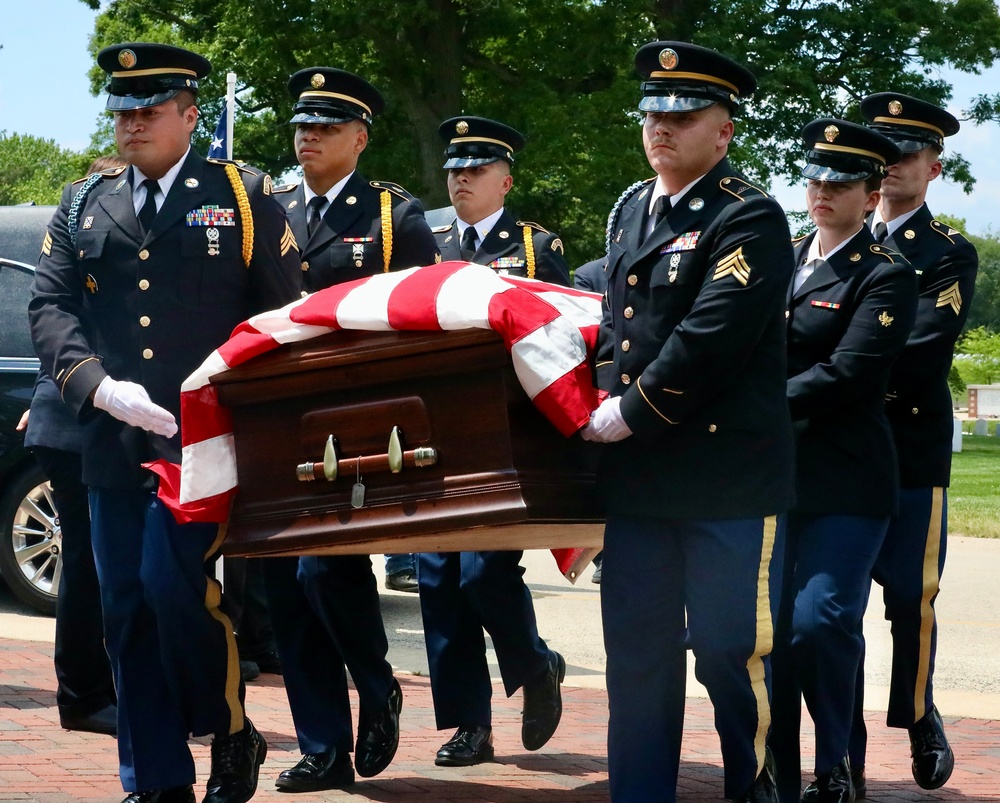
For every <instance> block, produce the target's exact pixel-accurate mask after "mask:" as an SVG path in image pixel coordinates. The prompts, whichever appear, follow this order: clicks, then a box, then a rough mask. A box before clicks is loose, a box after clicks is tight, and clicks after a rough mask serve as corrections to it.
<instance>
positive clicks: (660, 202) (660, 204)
mask: <svg viewBox="0 0 1000 803" xmlns="http://www.w3.org/2000/svg"><path fill="white" fill-rule="evenodd" d="M669 211H670V197H669V196H667V195H661V196H660V197H659V198H657V199H656V203H654V204H653V228H654V229H655V228H656V227H657V226H659V225H660V221H661V220H663V218H665V217H666V216H667V212H669Z"/></svg>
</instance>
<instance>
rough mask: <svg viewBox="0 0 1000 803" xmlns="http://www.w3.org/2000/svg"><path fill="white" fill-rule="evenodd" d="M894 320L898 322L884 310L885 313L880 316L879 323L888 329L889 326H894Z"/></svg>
mask: <svg viewBox="0 0 1000 803" xmlns="http://www.w3.org/2000/svg"><path fill="white" fill-rule="evenodd" d="M894 320H896V319H895V318H893V317H892V316H891V315H890V314H889V313H888V312H886V311H885V310H883V311H882V314H881V315H879V316H878V322H879V323H880V324H882V326H886V327H888V326H892V322H893V321H894Z"/></svg>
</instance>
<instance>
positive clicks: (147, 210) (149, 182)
mask: <svg viewBox="0 0 1000 803" xmlns="http://www.w3.org/2000/svg"><path fill="white" fill-rule="evenodd" d="M142 186H143V187H145V188H146V200H145V201H143V202H142V209H140V210H139V225H140V226H142V233H143V234H145V233H146V232H148V231H149V230H150V229H151V228H152V227H153V218H155V217H156V193H157V192H159V191H160V185H159V184H158V183H157V182H156V181H154V180H153V179H151V178H147V179H146V180H145V181H143V182H142Z"/></svg>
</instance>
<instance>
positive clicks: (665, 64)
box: [660, 47, 680, 70]
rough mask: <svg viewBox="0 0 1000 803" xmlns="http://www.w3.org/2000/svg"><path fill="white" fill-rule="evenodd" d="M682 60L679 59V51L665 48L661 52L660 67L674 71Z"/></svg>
mask: <svg viewBox="0 0 1000 803" xmlns="http://www.w3.org/2000/svg"><path fill="white" fill-rule="evenodd" d="M678 61H680V59H679V58H678V57H677V51H676V50H673V49H671V48H669V47H665V48H663V50H661V51H660V66H661V67H662V68H663V69H664V70H672V69H674V67H676V66H677V62H678Z"/></svg>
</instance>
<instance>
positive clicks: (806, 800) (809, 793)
mask: <svg viewBox="0 0 1000 803" xmlns="http://www.w3.org/2000/svg"><path fill="white" fill-rule="evenodd" d="M851 783H852V784H854V799H855V800H864V799H865V797H866V796H867V794H868V779H867V778H865V768H864V765H861V766H860V767H853V766H852V767H851ZM818 800H819V788H818V787H817V786H816V784H815V782H813V783H811V784H809V786H807V787H806V788H805V791H803V792H802V803H817V801H818Z"/></svg>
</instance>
